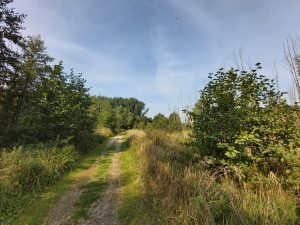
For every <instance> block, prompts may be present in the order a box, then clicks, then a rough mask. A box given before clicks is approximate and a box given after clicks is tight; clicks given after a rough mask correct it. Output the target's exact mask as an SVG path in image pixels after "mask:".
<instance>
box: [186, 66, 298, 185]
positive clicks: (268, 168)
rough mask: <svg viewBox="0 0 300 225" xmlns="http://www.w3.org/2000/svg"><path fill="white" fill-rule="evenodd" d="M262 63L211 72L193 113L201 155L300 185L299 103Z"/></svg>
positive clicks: (245, 175) (235, 170) (236, 170)
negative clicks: (244, 68) (288, 97)
mask: <svg viewBox="0 0 300 225" xmlns="http://www.w3.org/2000/svg"><path fill="white" fill-rule="evenodd" d="M258 69H260V65H259V64H257V69H255V70H252V71H250V72H246V71H238V70H234V69H230V70H229V71H226V72H224V71H223V70H222V69H221V70H219V71H218V72H217V73H216V74H214V75H212V74H211V75H210V77H209V78H210V79H211V81H210V82H209V83H208V84H207V85H206V87H205V88H204V89H203V91H202V92H201V97H200V99H199V101H198V103H197V108H196V109H195V112H192V113H190V115H191V117H192V119H193V138H194V142H193V144H194V149H195V152H196V154H197V156H198V157H199V158H200V159H201V160H204V161H205V162H206V164H208V165H209V166H210V167H213V168H214V169H216V170H220V169H223V170H225V171H226V172H230V173H232V174H234V175H235V177H236V178H238V179H239V180H248V179H250V180H251V179H253V178H255V176H256V175H257V172H259V173H262V174H264V175H265V176H268V175H269V174H270V173H272V174H275V176H277V177H278V180H279V181H280V182H281V183H283V184H284V185H285V187H292V188H293V189H294V190H299V187H300V183H299V182H300V176H299V175H300V174H299V171H300V155H299V147H300V129H299V123H297V122H295V121H297V120H299V116H300V108H299V106H297V105H295V106H290V105H288V104H287V102H286V101H285V100H284V98H283V93H281V92H279V91H278V90H276V89H275V86H276V85H275V83H274V82H273V81H271V80H269V79H267V78H266V77H265V76H263V75H259V74H258V73H257V70H258Z"/></svg>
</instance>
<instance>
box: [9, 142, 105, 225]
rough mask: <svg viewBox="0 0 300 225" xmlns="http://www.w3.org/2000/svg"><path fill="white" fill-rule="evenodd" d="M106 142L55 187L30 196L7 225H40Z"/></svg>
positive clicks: (97, 147)
mask: <svg viewBox="0 0 300 225" xmlns="http://www.w3.org/2000/svg"><path fill="white" fill-rule="evenodd" d="M106 144H107V142H106V141H105V142H104V143H102V144H99V145H98V146H96V147H95V148H93V149H92V150H91V151H89V153H88V155H87V156H86V157H85V159H83V160H82V161H81V162H80V163H79V164H78V165H77V166H75V168H74V169H73V170H72V171H70V172H69V173H68V174H66V175H65V176H64V177H63V178H62V179H61V180H59V181H58V182H57V183H56V184H55V185H52V186H50V187H48V188H46V189H45V191H43V192H42V193H40V194H38V195H35V196H31V201H30V202H27V204H26V205H24V206H23V210H21V211H20V213H19V215H18V216H17V219H14V220H12V221H9V222H8V223H7V224H13V225H40V224H42V223H43V221H44V219H45V217H46V216H47V214H48V212H49V211H50V209H51V207H52V205H53V204H54V203H55V202H57V201H58V200H59V199H60V198H61V197H62V196H63V195H64V193H65V192H66V191H67V190H69V188H70V186H71V185H72V184H73V183H74V182H75V181H76V178H78V177H80V176H81V175H82V173H84V171H85V170H86V169H88V168H89V167H90V166H91V165H92V164H93V163H94V162H95V160H96V159H97V157H98V156H99V155H101V153H102V152H103V151H104V150H105V146H106Z"/></svg>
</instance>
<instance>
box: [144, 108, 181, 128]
mask: <svg viewBox="0 0 300 225" xmlns="http://www.w3.org/2000/svg"><path fill="white" fill-rule="evenodd" d="M149 127H150V128H153V129H157V130H165V131H168V132H175V131H181V130H182V127H183V126H182V123H181V120H180V116H179V115H178V113H176V112H173V113H171V114H170V115H169V118H167V117H166V116H165V115H163V114H161V113H158V114H157V115H156V116H154V117H153V120H152V123H151V124H149Z"/></svg>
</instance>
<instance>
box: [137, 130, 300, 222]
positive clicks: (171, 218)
mask: <svg viewBox="0 0 300 225" xmlns="http://www.w3.org/2000/svg"><path fill="white" fill-rule="evenodd" d="M132 146H135V149H136V153H137V154H138V156H139V158H140V160H141V162H140V164H141V165H142V175H141V182H140V188H141V190H142V192H143V193H144V195H143V200H142V201H141V204H143V205H144V208H147V209H148V210H149V211H148V215H149V216H148V217H147V219H146V220H145V224H201V225H204V224H205V225H206V224H207V225H213V224H245V225H246V224H247V225H252V224H253V225H254V224H262V225H276V224H278V225H284V224H289V225H290V224H299V222H300V221H299V218H298V216H297V201H296V199H295V197H294V196H293V195H291V194H289V193H287V192H285V191H284V190H283V189H282V188H281V186H280V184H279V183H278V182H276V178H274V177H272V175H271V176H270V177H264V178H261V179H258V180H259V181H257V182H256V183H255V185H253V184H247V183H245V184H243V185H241V184H239V185H237V184H235V183H234V182H233V181H232V180H231V179H230V178H226V177H219V176H218V175H217V174H214V173H212V172H211V171H208V170H207V169H205V168H204V167H203V165H202V164H201V162H198V163H195V162H192V161H191V160H190V159H191V157H190V153H189V151H188V149H186V148H185V147H184V146H183V145H181V144H180V143H178V142H176V141H174V140H172V138H171V137H170V136H166V135H164V134H162V133H159V132H155V131H151V132H147V134H146V136H145V137H144V138H139V139H134V140H133V143H132ZM258 176H261V175H259V174H258ZM145 218H146V217H145Z"/></svg>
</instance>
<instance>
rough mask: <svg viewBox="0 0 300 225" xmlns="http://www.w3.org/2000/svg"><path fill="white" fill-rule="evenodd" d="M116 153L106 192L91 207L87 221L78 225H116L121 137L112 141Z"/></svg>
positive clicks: (119, 195) (119, 197)
mask: <svg viewBox="0 0 300 225" xmlns="http://www.w3.org/2000/svg"><path fill="white" fill-rule="evenodd" d="M112 142H113V144H114V145H115V149H116V152H115V153H114V155H113V158H112V163H111V165H110V168H109V174H108V179H109V180H108V182H109V185H108V187H107V190H106V192H105V194H104V196H103V198H102V199H101V201H98V202H96V203H95V204H93V205H92V207H91V209H90V211H89V219H88V220H86V221H82V222H81V223H79V224H80V225H96V224H101V225H118V224H119V222H118V212H117V211H118V208H119V206H120V199H121V192H120V163H119V159H120V149H121V144H122V142H123V137H122V136H116V137H114V138H113V139H112Z"/></svg>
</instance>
